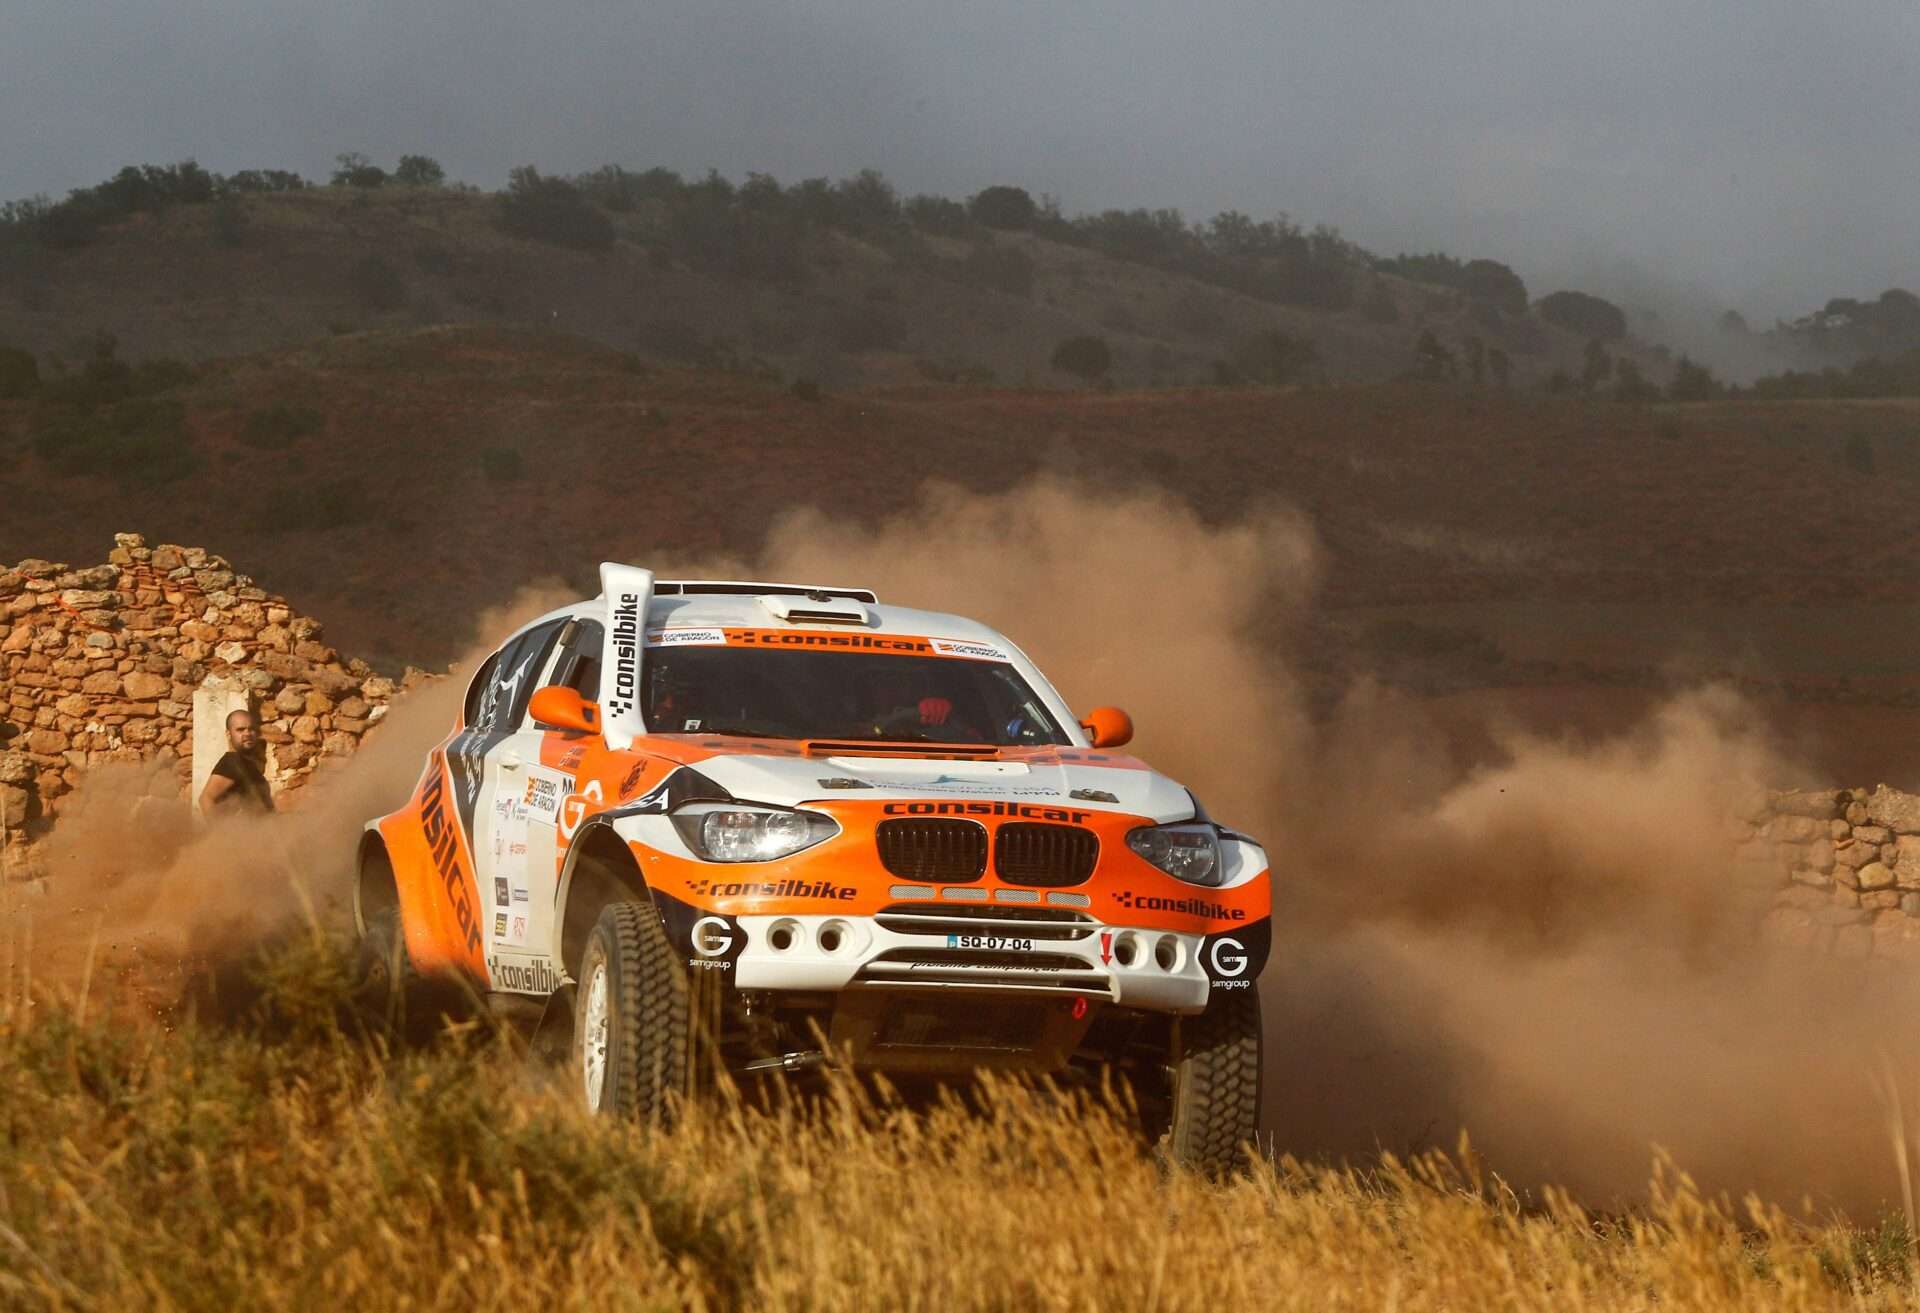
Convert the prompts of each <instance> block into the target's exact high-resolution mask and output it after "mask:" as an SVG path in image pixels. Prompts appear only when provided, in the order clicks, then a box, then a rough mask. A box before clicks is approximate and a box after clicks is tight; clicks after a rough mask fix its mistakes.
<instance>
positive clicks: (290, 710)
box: [273, 687, 307, 716]
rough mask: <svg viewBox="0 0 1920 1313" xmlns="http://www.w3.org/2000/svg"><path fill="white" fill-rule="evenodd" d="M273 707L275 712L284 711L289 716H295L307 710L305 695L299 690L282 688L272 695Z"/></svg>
mask: <svg viewBox="0 0 1920 1313" xmlns="http://www.w3.org/2000/svg"><path fill="white" fill-rule="evenodd" d="M273 705H274V707H275V709H276V710H279V711H284V712H286V713H287V714H288V715H289V716H297V715H299V714H300V713H301V712H303V711H305V710H306V709H307V695H306V693H305V692H304V691H302V690H300V689H296V688H291V687H289V688H283V689H281V690H280V691H279V693H277V694H275V695H274V699H273Z"/></svg>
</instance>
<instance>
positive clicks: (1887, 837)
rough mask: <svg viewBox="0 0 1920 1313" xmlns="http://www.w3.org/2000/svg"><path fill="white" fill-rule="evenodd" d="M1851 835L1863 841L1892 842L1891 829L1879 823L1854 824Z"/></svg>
mask: <svg viewBox="0 0 1920 1313" xmlns="http://www.w3.org/2000/svg"><path fill="white" fill-rule="evenodd" d="M1853 837H1854V838H1856V839H1859V840H1861V841H1862V842H1865V843H1892V842H1893V831H1892V830H1889V829H1887V828H1886V827H1885V826H1881V825H1856V826H1854V827H1853Z"/></svg>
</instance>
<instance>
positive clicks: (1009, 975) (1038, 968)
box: [853, 948, 1113, 994]
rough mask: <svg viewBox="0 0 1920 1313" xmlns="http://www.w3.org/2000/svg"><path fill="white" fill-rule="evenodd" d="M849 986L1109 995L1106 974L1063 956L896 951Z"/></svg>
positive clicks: (867, 967) (883, 956)
mask: <svg viewBox="0 0 1920 1313" xmlns="http://www.w3.org/2000/svg"><path fill="white" fill-rule="evenodd" d="M853 983H854V984H856V985H866V986H870V987H876V986H877V987H883V988H895V989H899V988H914V987H916V986H920V987H924V986H939V987H943V988H949V989H951V988H954V987H956V986H957V987H963V988H964V987H972V988H976V989H1001V990H1009V989H1011V990H1018V991H1022V992H1039V993H1065V994H1081V993H1097V994H1108V993H1111V992H1112V988H1113V983H1112V981H1111V979H1110V978H1109V977H1108V975H1107V973H1106V972H1104V971H1101V970H1098V969H1097V968H1095V967H1093V966H1091V965H1089V964H1088V963H1086V962H1083V961H1081V960H1080V959H1079V958H1076V957H1073V956H1071V955H1069V954H1066V953H994V952H977V953H975V952H965V951H961V952H953V951H948V950H943V949H937V948H896V949H892V950H890V951H888V952H886V953H883V954H881V955H880V956H879V957H877V958H875V959H874V960H873V961H871V962H868V963H867V964H866V965H865V966H863V967H861V968H860V970H859V972H858V973H857V974H856V975H855V976H854V978H853Z"/></svg>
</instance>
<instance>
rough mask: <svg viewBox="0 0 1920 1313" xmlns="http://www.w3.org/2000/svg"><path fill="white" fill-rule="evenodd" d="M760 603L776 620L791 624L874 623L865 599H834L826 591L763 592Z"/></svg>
mask: <svg viewBox="0 0 1920 1313" xmlns="http://www.w3.org/2000/svg"><path fill="white" fill-rule="evenodd" d="M760 605H762V606H764V607H766V608H767V610H768V611H769V612H771V613H772V614H773V616H774V617H775V618H776V619H780V620H785V621H786V622H787V623H788V624H794V625H866V624H872V623H873V612H871V611H869V610H868V609H867V607H866V604H865V603H864V602H859V601H856V600H854V599H851V598H846V599H836V598H833V597H830V596H828V595H827V594H826V593H813V594H811V595H809V596H806V597H795V596H794V595H793V594H791V593H762V594H761V595H760Z"/></svg>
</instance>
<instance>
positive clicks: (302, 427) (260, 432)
mask: <svg viewBox="0 0 1920 1313" xmlns="http://www.w3.org/2000/svg"><path fill="white" fill-rule="evenodd" d="M319 428H320V416H319V415H317V414H315V413H314V412H313V411H311V410H307V409H305V408H304V407H301V406H290V405H288V404H287V403H286V402H284V401H276V402H275V403H274V404H273V405H271V406H268V407H266V408H265V409H264V410H256V411H254V412H253V413H252V414H251V415H249V416H247V420H246V423H244V424H242V425H241V426H240V433H239V438H240V441H241V442H243V443H245V444H246V445H247V446H249V447H255V448H258V449H259V450H261V451H280V450H283V449H285V448H286V447H288V446H290V445H291V444H293V443H295V442H298V441H299V440H300V439H301V438H304V437H306V436H307V435H308V434H310V433H314V432H317V431H318V430H319Z"/></svg>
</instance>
